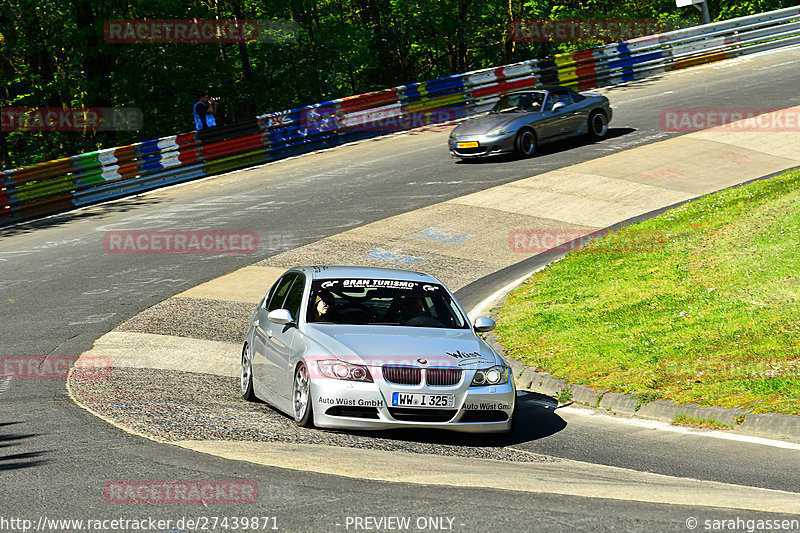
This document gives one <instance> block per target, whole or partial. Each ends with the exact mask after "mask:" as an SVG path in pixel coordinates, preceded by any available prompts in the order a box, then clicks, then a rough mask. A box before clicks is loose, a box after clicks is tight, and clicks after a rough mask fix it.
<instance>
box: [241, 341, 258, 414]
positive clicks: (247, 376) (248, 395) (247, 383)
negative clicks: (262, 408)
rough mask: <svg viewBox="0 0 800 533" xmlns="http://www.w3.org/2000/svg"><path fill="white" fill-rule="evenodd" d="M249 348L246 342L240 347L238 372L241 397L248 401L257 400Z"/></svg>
mask: <svg viewBox="0 0 800 533" xmlns="http://www.w3.org/2000/svg"><path fill="white" fill-rule="evenodd" d="M249 351H250V348H249V347H248V345H247V344H245V345H244V347H243V348H242V370H241V374H240V379H239V381H240V383H241V392H242V398H244V399H245V400H247V401H248V402H255V401H258V398H256V394H255V392H253V362H252V361H251V360H250V357H249Z"/></svg>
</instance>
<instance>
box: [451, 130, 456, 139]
mask: <svg viewBox="0 0 800 533" xmlns="http://www.w3.org/2000/svg"><path fill="white" fill-rule="evenodd" d="M450 140H451V141H455V140H456V130H453V131H451V132H450Z"/></svg>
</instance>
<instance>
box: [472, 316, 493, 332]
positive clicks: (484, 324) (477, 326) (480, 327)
mask: <svg viewBox="0 0 800 533" xmlns="http://www.w3.org/2000/svg"><path fill="white" fill-rule="evenodd" d="M472 327H473V329H474V330H475V331H477V332H479V333H486V332H487V331H492V330H493V329H494V327H495V322H494V320H492V319H491V318H489V317H488V316H479V317H478V318H476V319H475V323H474V324H473V326H472Z"/></svg>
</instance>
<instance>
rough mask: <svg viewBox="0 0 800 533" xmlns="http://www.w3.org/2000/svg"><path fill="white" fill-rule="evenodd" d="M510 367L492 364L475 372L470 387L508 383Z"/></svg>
mask: <svg viewBox="0 0 800 533" xmlns="http://www.w3.org/2000/svg"><path fill="white" fill-rule="evenodd" d="M510 377H511V369H510V368H508V367H507V366H493V367H491V368H486V369H481V370H478V371H476V372H475V376H473V378H472V383H470V387H483V386H486V385H503V384H504V383H508V380H509V378H510Z"/></svg>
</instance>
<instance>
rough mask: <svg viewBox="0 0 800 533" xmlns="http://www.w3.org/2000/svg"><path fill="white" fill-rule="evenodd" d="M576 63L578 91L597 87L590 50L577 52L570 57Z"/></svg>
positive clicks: (592, 56)
mask: <svg viewBox="0 0 800 533" xmlns="http://www.w3.org/2000/svg"><path fill="white" fill-rule="evenodd" d="M572 60H573V61H575V62H576V63H577V67H576V68H575V74H577V76H578V90H579V91H584V90H586V89H594V88H595V87H597V72H595V69H594V65H595V59H594V55H593V51H592V50H584V51H582V52H577V53H575V54H574V55H573V56H572Z"/></svg>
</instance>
